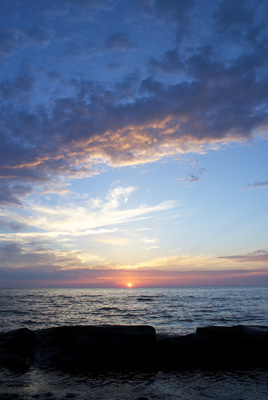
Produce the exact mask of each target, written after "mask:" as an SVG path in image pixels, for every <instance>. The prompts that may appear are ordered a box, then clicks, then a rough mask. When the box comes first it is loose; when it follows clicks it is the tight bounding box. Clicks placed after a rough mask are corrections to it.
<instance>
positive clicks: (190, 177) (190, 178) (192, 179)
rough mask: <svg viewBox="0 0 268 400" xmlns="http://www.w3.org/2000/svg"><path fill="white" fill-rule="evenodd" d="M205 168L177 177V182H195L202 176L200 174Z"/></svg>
mask: <svg viewBox="0 0 268 400" xmlns="http://www.w3.org/2000/svg"><path fill="white" fill-rule="evenodd" d="M205 171H206V170H205V168H201V169H200V170H199V171H197V172H196V173H195V174H187V175H186V176H185V177H183V178H180V179H178V181H179V182H182V183H184V184H186V185H191V184H193V183H197V182H199V181H200V179H201V178H202V175H203V174H204V172H205Z"/></svg>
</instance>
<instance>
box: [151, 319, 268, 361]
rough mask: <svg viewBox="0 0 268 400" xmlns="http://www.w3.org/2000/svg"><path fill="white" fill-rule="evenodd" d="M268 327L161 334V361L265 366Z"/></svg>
mask: <svg viewBox="0 0 268 400" xmlns="http://www.w3.org/2000/svg"><path fill="white" fill-rule="evenodd" d="M267 332H268V327H259V326H242V325H237V326H232V327H221V326H210V327H204V328H197V330H196V333H195V334H190V335H186V336H173V337H168V336H167V337H162V338H161V339H160V341H159V345H160V348H161V355H162V363H163V365H164V366H166V367H171V368H185V367H186V368H189V367H194V368H196V367H198V368H200V367H213V368H215V367H216V368H233V367H239V368H241V367H253V366H254V367H265V366H268V334H267Z"/></svg>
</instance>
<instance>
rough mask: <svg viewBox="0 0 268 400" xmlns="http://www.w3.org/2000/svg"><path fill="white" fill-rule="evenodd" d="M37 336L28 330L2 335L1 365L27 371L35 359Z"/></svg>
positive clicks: (23, 329) (0, 346)
mask: <svg viewBox="0 0 268 400" xmlns="http://www.w3.org/2000/svg"><path fill="white" fill-rule="evenodd" d="M34 344H35V334H34V332H32V331H30V330H29V329H27V328H22V329H18V330H15V331H10V332H7V333H1V334H0V365H1V366H3V367H8V368H10V369H14V370H21V371H23V370H27V369H28V368H29V367H30V365H31V361H32V358H33V355H34V354H33V349H34Z"/></svg>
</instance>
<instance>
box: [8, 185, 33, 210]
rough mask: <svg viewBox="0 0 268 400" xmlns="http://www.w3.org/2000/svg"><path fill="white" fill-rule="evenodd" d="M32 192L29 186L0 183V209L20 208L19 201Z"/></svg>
mask: <svg viewBox="0 0 268 400" xmlns="http://www.w3.org/2000/svg"><path fill="white" fill-rule="evenodd" d="M32 192H33V189H32V187H31V186H29V185H23V184H22V185H20V184H16V183H15V184H8V183H7V182H5V181H4V182H0V209H1V206H4V205H10V206H22V203H21V199H22V198H24V197H26V196H28V195H29V194H31V193H32Z"/></svg>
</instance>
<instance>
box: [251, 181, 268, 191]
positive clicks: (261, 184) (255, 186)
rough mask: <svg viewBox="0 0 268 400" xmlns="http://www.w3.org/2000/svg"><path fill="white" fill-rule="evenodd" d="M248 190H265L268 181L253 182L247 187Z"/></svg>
mask: <svg viewBox="0 0 268 400" xmlns="http://www.w3.org/2000/svg"><path fill="white" fill-rule="evenodd" d="M247 187H248V188H249V189H261V188H267V187H268V181H264V182H255V183H251V184H249V185H247Z"/></svg>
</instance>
